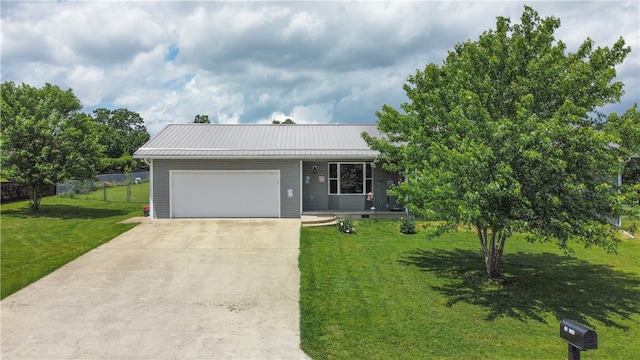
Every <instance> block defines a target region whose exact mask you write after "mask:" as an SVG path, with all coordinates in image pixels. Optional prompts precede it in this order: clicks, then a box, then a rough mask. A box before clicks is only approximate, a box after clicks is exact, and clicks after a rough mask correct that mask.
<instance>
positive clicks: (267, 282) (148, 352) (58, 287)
mask: <svg viewBox="0 0 640 360" xmlns="http://www.w3.org/2000/svg"><path fill="white" fill-rule="evenodd" d="M299 237H300V220H285V219H269V220H265V219H256V220H152V221H146V222H144V223H143V224H141V225H139V226H137V227H136V228H134V229H133V230H131V231H129V232H127V233H125V234H123V235H121V236H119V237H117V238H115V239H114V240H112V241H110V242H109V243H107V244H104V245H102V246H100V247H98V248H96V249H94V250H93V251H91V252H89V253H88V254H86V255H84V256H82V257H80V258H78V259H77V260H75V261H73V262H71V263H69V264H68V265H66V266H64V267H62V268H61V269H59V270H57V271H56V272H54V273H52V274H50V275H49V276H47V277H45V278H43V279H41V280H39V281H37V282H36V283H34V284H32V285H30V286H29V287H27V288H25V289H23V290H21V291H18V292H17V293H15V294H13V295H11V296H8V297H7V298H5V299H4V300H3V301H2V303H1V307H2V315H1V329H2V333H1V335H0V336H1V338H2V342H1V345H2V350H1V354H0V355H1V358H2V359H5V360H6V359H69V358H76V359H78V358H82V359H209V358H214V359H308V357H307V356H306V355H305V354H304V353H303V352H302V351H301V350H300V326H299V323H300V319H299V314H300V311H299V283H300V276H299V270H298V254H299Z"/></svg>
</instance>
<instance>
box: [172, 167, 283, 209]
mask: <svg viewBox="0 0 640 360" xmlns="http://www.w3.org/2000/svg"><path fill="white" fill-rule="evenodd" d="M169 178H170V180H169V181H170V204H171V205H170V208H171V215H170V217H172V218H242V217H253V218H256V217H259V218H261V217H264V218H279V217H280V171H279V170H209V171H199V170H172V171H170V176H169Z"/></svg>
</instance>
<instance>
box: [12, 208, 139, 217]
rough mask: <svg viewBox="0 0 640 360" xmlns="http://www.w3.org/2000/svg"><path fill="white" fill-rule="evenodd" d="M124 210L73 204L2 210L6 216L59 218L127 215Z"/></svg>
mask: <svg viewBox="0 0 640 360" xmlns="http://www.w3.org/2000/svg"><path fill="white" fill-rule="evenodd" d="M127 214H128V212H127V211H125V210H117V209H96V208H91V207H83V206H74V205H40V210H38V211H34V210H32V209H31V208H30V207H28V206H27V207H24V208H20V209H9V210H3V211H2V217H6V218H11V217H13V218H43V217H46V218H59V219H104V218H108V217H112V216H119V215H127Z"/></svg>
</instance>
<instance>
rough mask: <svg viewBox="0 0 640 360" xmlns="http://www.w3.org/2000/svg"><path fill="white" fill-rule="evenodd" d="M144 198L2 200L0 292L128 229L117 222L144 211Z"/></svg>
mask: <svg viewBox="0 0 640 360" xmlns="http://www.w3.org/2000/svg"><path fill="white" fill-rule="evenodd" d="M143 205H144V204H140V203H127V202H108V201H94V200H80V199H69V198H57V197H55V196H51V197H45V198H43V199H42V203H41V208H40V211H38V212H34V211H32V210H30V209H29V207H28V202H27V201H20V202H14V203H9V204H2V207H1V213H0V220H1V224H0V260H1V261H0V287H1V298H2V299H4V298H5V297H7V296H8V295H10V294H12V293H14V292H16V291H18V290H20V289H22V288H24V287H26V286H27V285H29V284H31V283H33V282H35V281H36V280H38V279H40V278H42V277H44V276H46V275H47V274H49V273H51V272H53V271H55V270H56V269H58V268H60V267H61V266H63V265H65V264H67V263H69V262H71V261H72V260H74V259H76V258H77V257H79V256H81V255H83V254H85V253H87V252H89V251H90V250H92V249H94V248H96V247H98V246H100V245H102V244H104V243H105V242H108V241H109V240H111V239H113V238H115V237H116V236H118V235H120V234H122V233H124V232H126V231H128V230H130V229H132V228H133V227H135V226H136V225H137V224H119V223H118V222H120V221H122V220H125V219H128V218H131V217H134V216H141V215H142V207H143Z"/></svg>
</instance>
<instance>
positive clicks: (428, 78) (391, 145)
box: [363, 7, 630, 277]
mask: <svg viewBox="0 0 640 360" xmlns="http://www.w3.org/2000/svg"><path fill="white" fill-rule="evenodd" d="M559 26H560V20H559V19H557V18H554V17H548V18H541V17H540V16H539V15H538V13H537V12H536V11H535V10H534V9H532V8H531V7H525V8H524V11H523V13H522V15H521V18H520V23H516V24H512V23H511V20H510V19H508V18H505V17H498V19H497V22H496V28H495V29H492V30H488V31H486V32H484V33H483V34H482V35H480V37H479V38H478V40H476V41H470V40H469V41H466V42H464V43H461V44H457V45H455V47H454V49H453V50H451V51H450V52H449V53H448V56H447V57H446V59H445V61H444V63H443V64H442V65H436V64H428V65H427V66H426V67H425V69H424V70H417V71H416V73H415V74H414V75H411V76H409V77H408V79H407V83H406V84H405V85H404V90H405V92H406V94H407V97H408V99H409V101H408V102H406V103H404V104H402V105H401V110H396V109H394V108H393V107H391V106H388V105H384V106H383V107H382V110H381V111H379V112H377V117H378V121H377V126H378V129H379V130H380V131H381V133H382V134H383V136H382V137H381V138H374V137H372V136H369V135H368V134H366V133H364V134H363V137H364V139H365V140H366V141H367V143H368V144H369V146H370V147H371V148H372V149H374V150H378V151H379V152H380V154H381V156H380V158H381V159H383V160H384V162H383V166H384V167H385V168H386V169H387V170H389V171H395V172H398V173H400V174H402V175H403V176H404V177H405V180H406V181H404V182H403V183H401V184H399V185H398V186H396V187H394V188H392V189H391V190H390V191H389V192H390V193H391V194H392V195H395V196H398V198H399V199H404V201H405V205H406V206H407V208H408V209H409V210H410V211H411V212H413V213H415V214H418V215H422V216H428V217H437V218H440V219H444V220H446V222H447V227H446V228H443V230H444V229H450V228H455V226H457V225H459V224H467V225H470V226H472V227H473V228H475V229H476V230H477V233H478V238H479V241H480V244H481V248H482V252H483V255H484V258H485V265H486V271H487V274H488V275H489V276H490V277H499V276H500V263H501V259H502V254H503V250H504V245H505V241H506V239H507V238H508V237H510V236H511V235H512V234H513V233H514V232H524V233H527V234H528V237H527V238H528V239H529V240H531V241H536V240H539V241H550V240H555V241H557V244H558V245H559V246H560V248H562V249H564V250H565V251H567V252H571V245H570V244H571V243H572V242H573V241H579V242H581V243H582V244H583V245H584V246H586V247H589V246H600V247H603V248H605V249H606V250H608V251H611V252H615V251H616V249H617V242H618V239H617V237H616V231H615V228H614V227H612V226H611V225H610V224H609V222H608V220H610V219H611V218H612V217H616V216H618V215H619V214H620V213H621V211H622V201H623V196H622V195H621V194H619V193H618V192H617V191H615V190H616V189H615V178H616V175H617V172H618V170H619V168H620V162H621V153H620V152H619V151H617V150H616V149H614V148H612V147H611V146H610V144H611V143H615V142H616V141H617V140H619V138H618V137H617V136H616V135H615V134H612V133H611V132H608V131H602V130H600V129H601V128H602V126H601V124H602V122H606V120H607V119H606V116H604V115H603V114H601V113H600V112H599V109H600V108H601V107H602V106H603V105H605V104H609V103H615V102H618V101H619V100H620V97H621V95H622V94H623V84H622V83H621V82H616V81H614V80H615V76H616V71H615V66H616V65H618V64H621V63H622V61H623V60H624V58H625V57H626V56H627V54H628V53H629V52H630V48H629V47H625V42H624V40H623V39H622V38H620V39H619V40H618V41H617V42H616V43H615V44H613V45H612V46H611V47H604V48H601V47H597V48H594V42H593V41H592V40H591V39H588V38H587V39H586V40H585V41H584V42H583V43H582V44H581V45H580V47H579V48H578V49H577V51H576V52H575V53H572V52H568V51H567V48H566V45H565V44H564V43H563V42H562V41H556V40H555V38H554V32H555V30H556V29H558V28H559Z"/></svg>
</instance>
